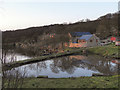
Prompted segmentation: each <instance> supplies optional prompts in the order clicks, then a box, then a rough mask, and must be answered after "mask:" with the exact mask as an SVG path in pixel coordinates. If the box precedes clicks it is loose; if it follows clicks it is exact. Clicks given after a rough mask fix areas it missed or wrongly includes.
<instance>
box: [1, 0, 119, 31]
mask: <svg viewBox="0 0 120 90" xmlns="http://www.w3.org/2000/svg"><path fill="white" fill-rule="evenodd" d="M56 1H57V2H55V0H51V2H50V1H49V2H48V0H44V1H43V0H0V29H1V30H2V31H3V30H4V31H5V30H16V29H23V28H28V27H32V26H43V25H49V24H58V23H64V22H67V23H69V22H72V23H74V22H77V21H79V20H81V19H86V18H88V19H91V20H95V19H97V18H98V17H100V16H102V15H105V14H107V13H115V12H117V11H118V0H104V2H103V0H101V2H96V1H95V0H91V2H88V1H89V0H85V1H84V2H83V0H74V1H73V0H70V1H69V2H68V0H66V2H64V1H63V0H56ZM108 1H109V2H108Z"/></svg>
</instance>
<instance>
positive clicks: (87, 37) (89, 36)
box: [78, 35, 93, 41]
mask: <svg viewBox="0 0 120 90" xmlns="http://www.w3.org/2000/svg"><path fill="white" fill-rule="evenodd" d="M92 36H93V35H83V36H81V37H80V38H78V39H79V40H81V39H84V40H86V41H87V40H89V39H90V38H91V37H92Z"/></svg>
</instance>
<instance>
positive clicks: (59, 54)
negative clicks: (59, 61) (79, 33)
mask: <svg viewBox="0 0 120 90" xmlns="http://www.w3.org/2000/svg"><path fill="white" fill-rule="evenodd" d="M82 50H83V48H80V49H75V50H73V49H72V50H69V52H68V51H64V52H62V53H54V54H51V55H46V56H40V57H36V58H32V59H26V60H20V61H15V62H13V63H8V64H3V68H2V69H3V70H8V69H11V68H14V67H18V66H22V65H26V64H30V63H35V62H39V61H44V60H48V59H53V58H57V57H62V56H68V55H72V54H75V53H82Z"/></svg>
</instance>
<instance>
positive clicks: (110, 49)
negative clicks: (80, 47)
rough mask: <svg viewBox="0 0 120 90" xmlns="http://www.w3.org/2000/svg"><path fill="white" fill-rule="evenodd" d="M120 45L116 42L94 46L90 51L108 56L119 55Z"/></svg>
mask: <svg viewBox="0 0 120 90" xmlns="http://www.w3.org/2000/svg"><path fill="white" fill-rule="evenodd" d="M119 49H120V46H115V45H114V44H110V45H106V46H100V47H94V48H89V49H88V51H90V52H92V53H94V54H99V55H102V56H107V57H112V58H114V57H119V58H120V55H118V52H119Z"/></svg>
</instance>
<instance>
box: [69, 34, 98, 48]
mask: <svg viewBox="0 0 120 90" xmlns="http://www.w3.org/2000/svg"><path fill="white" fill-rule="evenodd" d="M70 37H71V41H70V45H69V47H93V46H98V45H100V39H99V38H98V37H97V36H95V35H94V34H91V33H89V32H75V33H72V34H71V33H70Z"/></svg>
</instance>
